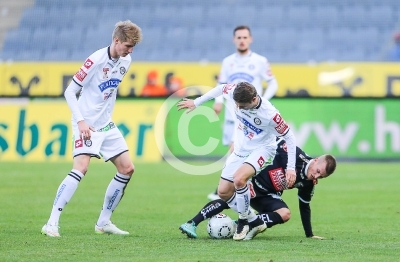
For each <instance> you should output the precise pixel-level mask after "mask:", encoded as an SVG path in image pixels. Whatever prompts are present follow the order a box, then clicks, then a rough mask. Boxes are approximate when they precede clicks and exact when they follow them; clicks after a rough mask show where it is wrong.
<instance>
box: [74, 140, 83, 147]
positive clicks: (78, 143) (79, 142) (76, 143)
mask: <svg viewBox="0 0 400 262" xmlns="http://www.w3.org/2000/svg"><path fill="white" fill-rule="evenodd" d="M79 147H83V142H82V138H80V139H78V140H75V148H79Z"/></svg>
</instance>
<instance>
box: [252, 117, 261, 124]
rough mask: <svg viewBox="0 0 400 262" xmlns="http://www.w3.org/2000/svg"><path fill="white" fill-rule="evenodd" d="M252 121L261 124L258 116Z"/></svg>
mask: <svg viewBox="0 0 400 262" xmlns="http://www.w3.org/2000/svg"><path fill="white" fill-rule="evenodd" d="M254 123H255V124H256V125H261V119H260V118H258V117H256V118H254Z"/></svg>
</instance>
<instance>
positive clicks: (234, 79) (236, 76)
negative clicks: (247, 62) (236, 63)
mask: <svg viewBox="0 0 400 262" xmlns="http://www.w3.org/2000/svg"><path fill="white" fill-rule="evenodd" d="M237 80H240V81H246V82H249V83H251V82H253V80H254V77H253V76H251V75H249V74H246V73H243V72H241V73H235V74H233V75H231V76H229V81H228V82H237Z"/></svg>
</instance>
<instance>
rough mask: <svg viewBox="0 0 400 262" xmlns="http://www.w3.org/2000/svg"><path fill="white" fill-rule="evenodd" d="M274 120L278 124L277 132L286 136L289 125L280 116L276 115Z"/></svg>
mask: <svg viewBox="0 0 400 262" xmlns="http://www.w3.org/2000/svg"><path fill="white" fill-rule="evenodd" d="M273 120H274V122H275V123H276V127H275V130H276V132H278V133H279V134H284V133H285V132H286V131H287V130H288V129H289V126H288V124H286V122H285V120H283V118H282V117H281V115H280V114H278V113H276V115H275V116H274V118H273Z"/></svg>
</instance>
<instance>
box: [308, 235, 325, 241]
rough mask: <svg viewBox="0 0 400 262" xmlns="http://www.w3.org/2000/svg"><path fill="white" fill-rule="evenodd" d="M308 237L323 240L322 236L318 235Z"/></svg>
mask: <svg viewBox="0 0 400 262" xmlns="http://www.w3.org/2000/svg"><path fill="white" fill-rule="evenodd" d="M310 238H312V239H317V240H324V239H325V238H324V237H319V236H312V237H310Z"/></svg>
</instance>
